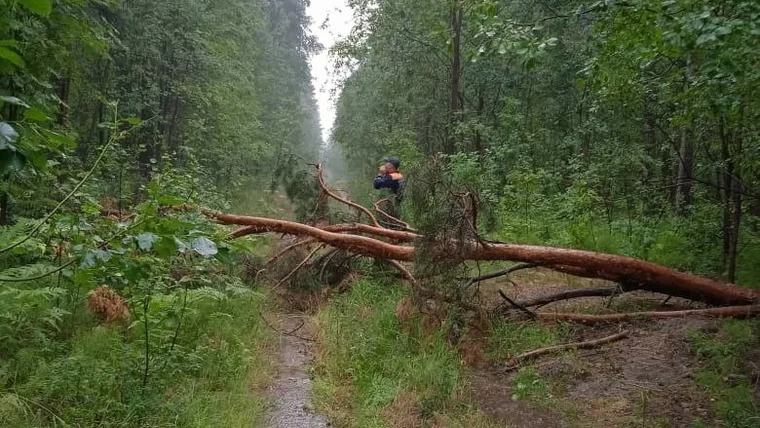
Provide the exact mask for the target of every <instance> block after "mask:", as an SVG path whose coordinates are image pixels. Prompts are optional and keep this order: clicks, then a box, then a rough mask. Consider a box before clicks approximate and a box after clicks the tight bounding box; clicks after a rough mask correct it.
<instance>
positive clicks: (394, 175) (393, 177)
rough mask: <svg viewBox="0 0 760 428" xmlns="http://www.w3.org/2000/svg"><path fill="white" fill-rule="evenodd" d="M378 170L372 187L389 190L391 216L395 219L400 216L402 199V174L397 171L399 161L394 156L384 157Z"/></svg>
mask: <svg viewBox="0 0 760 428" xmlns="http://www.w3.org/2000/svg"><path fill="white" fill-rule="evenodd" d="M382 162H383V163H382V165H380V168H379V169H378V172H377V176H376V177H375V181H374V183H373V186H374V187H375V189H378V190H380V189H389V190H390V192H391V198H390V199H391V202H392V206H393V211H394V212H392V213H389V214H391V215H392V216H394V217H396V218H400V216H401V207H400V204H401V200H402V199H403V190H404V174H402V173H401V172H400V171H399V167H400V166H401V160H400V159H399V158H398V157H396V156H389V157H385V158H383V160H382Z"/></svg>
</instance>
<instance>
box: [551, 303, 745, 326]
mask: <svg viewBox="0 0 760 428" xmlns="http://www.w3.org/2000/svg"><path fill="white" fill-rule="evenodd" d="M537 315H538V319H540V320H546V321H572V322H577V323H581V324H606V323H615V322H621V321H633V320H637V319H664V318H685V317H691V316H700V317H711V318H739V319H741V318H751V317H755V316H758V315H760V305H745V306H726V307H722V308H708V309H689V310H686V311H665V312H629V313H622V314H606V315H587V314H562V313H555V314H553V313H541V312H539V313H537Z"/></svg>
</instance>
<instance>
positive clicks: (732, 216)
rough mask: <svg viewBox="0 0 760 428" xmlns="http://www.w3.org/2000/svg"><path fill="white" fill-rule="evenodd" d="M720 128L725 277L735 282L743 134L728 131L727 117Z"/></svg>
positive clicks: (740, 205)
mask: <svg viewBox="0 0 760 428" xmlns="http://www.w3.org/2000/svg"><path fill="white" fill-rule="evenodd" d="M739 126H740V125H739ZM719 131H720V139H721V158H722V161H723V162H722V163H723V165H724V166H723V174H722V183H721V184H722V185H723V190H722V192H721V197H722V203H723V266H724V269H725V271H726V278H727V279H728V281H730V282H733V281H735V280H736V263H737V257H738V253H739V227H740V223H741V210H742V186H741V178H740V176H741V169H740V167H739V165H738V159H739V157H740V153H741V137H740V136H737V135H729V134H728V131H727V130H726V121H725V119H724V118H723V119H721V121H720V125H719Z"/></svg>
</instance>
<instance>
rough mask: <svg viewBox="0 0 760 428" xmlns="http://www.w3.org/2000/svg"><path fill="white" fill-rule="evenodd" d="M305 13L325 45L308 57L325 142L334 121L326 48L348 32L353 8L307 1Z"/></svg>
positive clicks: (338, 0)
mask: <svg viewBox="0 0 760 428" xmlns="http://www.w3.org/2000/svg"><path fill="white" fill-rule="evenodd" d="M306 13H307V14H308V15H309V16H310V17H311V33H312V34H313V35H314V36H316V37H317V40H319V42H320V43H321V44H322V46H324V48H325V49H324V50H323V51H322V52H320V53H319V54H317V55H314V56H313V57H312V58H311V75H312V79H313V81H314V88H315V90H316V95H317V104H318V105H319V119H320V123H321V125H322V137H323V138H324V140H325V141H328V139H329V137H330V129H332V125H333V122H334V121H335V106H334V100H333V99H332V97H331V92H332V90H333V89H335V84H336V83H335V80H334V79H333V71H332V69H333V67H332V62H331V61H330V58H329V54H328V50H329V49H330V48H331V47H332V46H333V45H334V44H335V42H336V41H338V40H340V39H342V38H343V37H345V36H347V35H348V33H349V32H350V31H351V26H352V21H353V11H352V10H351V8H350V7H348V6H347V5H346V0H311V4H310V5H309V7H308V8H307V9H306Z"/></svg>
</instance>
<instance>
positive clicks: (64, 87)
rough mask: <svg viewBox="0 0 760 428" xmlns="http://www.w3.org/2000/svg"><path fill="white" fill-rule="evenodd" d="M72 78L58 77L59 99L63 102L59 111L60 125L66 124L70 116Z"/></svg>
mask: <svg viewBox="0 0 760 428" xmlns="http://www.w3.org/2000/svg"><path fill="white" fill-rule="evenodd" d="M70 83H71V79H70V78H69V77H61V78H59V79H58V85H57V86H58V99H59V101H60V103H61V106H60V110H59V111H58V121H57V122H58V125H61V126H66V122H67V121H68V117H69V87H70Z"/></svg>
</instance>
